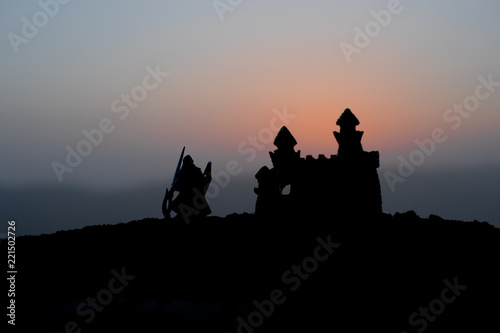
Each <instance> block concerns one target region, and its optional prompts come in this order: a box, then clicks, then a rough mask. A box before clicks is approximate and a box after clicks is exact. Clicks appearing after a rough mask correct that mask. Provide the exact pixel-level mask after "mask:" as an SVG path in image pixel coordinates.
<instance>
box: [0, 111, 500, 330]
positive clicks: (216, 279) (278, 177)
mask: <svg viewBox="0 0 500 333" xmlns="http://www.w3.org/2000/svg"><path fill="white" fill-rule="evenodd" d="M337 124H338V125H340V126H341V130H340V133H338V132H335V134H334V135H335V138H336V139H337V141H338V143H339V151H338V155H332V156H331V157H330V158H328V159H327V158H324V157H319V158H318V159H313V158H312V157H306V158H305V159H304V158H301V157H300V151H298V152H295V150H294V146H295V144H296V141H295V139H294V138H293V136H292V135H291V133H290V131H289V130H288V129H287V128H285V127H284V128H282V129H281V131H280V132H279V134H278V136H277V138H276V141H275V144H276V146H277V150H275V151H274V152H273V153H271V155H270V156H271V160H272V163H273V167H272V168H268V167H264V168H262V169H261V170H260V171H259V173H258V174H257V175H256V178H257V181H258V187H257V188H256V189H255V191H256V193H257V195H258V199H257V204H256V214H232V215H228V216H226V217H224V218H222V217H210V216H201V217H200V218H198V219H197V220H195V221H192V223H190V224H186V223H185V220H184V219H183V217H182V216H181V214H179V215H178V216H176V217H174V218H173V219H171V220H166V219H144V220H140V221H132V222H129V223H126V224H117V225H101V226H92V227H85V228H83V229H79V230H72V231H60V232H57V233H54V234H50V235H41V236H23V237H19V238H18V239H17V244H16V252H17V253H16V259H17V260H16V262H17V268H18V274H17V281H16V323H17V325H16V326H18V327H17V328H21V329H22V330H23V331H28V330H35V329H36V331H37V332H38V331H45V332H148V331H155V332H156V331H160V332H161V331H164V332H200V331H202V332H221V333H222V332H242V333H243V332H245V333H251V332H287V331H302V332H378V331H380V332H398V333H399V332H420V333H421V332H497V331H498V329H499V328H500V324H499V322H498V313H499V310H500V303H499V301H498V300H499V299H500V284H499V281H500V272H499V270H498V262H499V254H500V229H497V228H495V227H493V226H492V225H490V224H488V223H486V222H478V221H474V222H461V221H451V220H444V219H442V218H440V217H438V216H434V215H431V216H429V217H428V218H421V217H419V216H418V215H417V214H416V213H415V212H413V211H409V212H406V213H404V214H400V213H396V214H394V215H390V214H385V213H383V212H382V206H381V198H380V185H379V183H378V176H377V171H376V169H377V167H378V152H364V151H363V148H362V146H361V136H362V132H359V131H356V129H355V127H356V125H358V124H359V121H358V120H357V119H356V117H355V116H354V115H353V114H352V113H351V112H350V110H346V111H345V112H344V113H343V115H342V117H341V118H340V119H339V120H338V122H337ZM318 170H319V171H318ZM200 174H201V171H200ZM286 186H291V189H290V193H289V194H288V195H284V194H283V193H282V191H283V189H284V188H285V187H286ZM3 244H5V242H3V243H2V247H3ZM6 245H7V244H5V247H6ZM80 330H81V331H80Z"/></svg>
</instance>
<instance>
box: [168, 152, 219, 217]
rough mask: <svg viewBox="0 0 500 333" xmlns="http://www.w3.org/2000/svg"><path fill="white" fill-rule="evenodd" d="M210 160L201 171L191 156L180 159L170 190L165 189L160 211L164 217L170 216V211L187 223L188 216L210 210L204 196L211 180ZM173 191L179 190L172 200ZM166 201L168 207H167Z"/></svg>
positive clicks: (203, 214)
mask: <svg viewBox="0 0 500 333" xmlns="http://www.w3.org/2000/svg"><path fill="white" fill-rule="evenodd" d="M211 169H212V162H208V164H207V167H206V168H205V172H204V173H201V169H200V168H198V167H197V166H196V165H195V164H194V161H193V159H192V157H191V156H189V155H187V156H186V157H184V159H183V160H182V168H181V169H180V171H179V172H178V174H176V175H175V178H174V182H173V183H172V188H171V189H170V191H169V190H168V189H167V191H166V193H165V198H164V200H163V205H162V212H163V215H164V216H165V218H167V219H168V218H170V211H173V212H175V213H176V214H177V215H179V216H182V217H183V218H184V219H185V220H186V222H187V223H189V220H190V217H191V216H192V215H195V216H196V217H202V216H207V215H209V214H210V213H211V212H212V211H211V209H210V207H209V205H208V202H207V200H206V198H205V193H206V192H207V189H208V185H209V184H210V182H211V181H212V174H211ZM174 192H179V194H178V195H177V197H176V198H175V199H173V200H172V198H173V196H174ZM167 202H168V203H169V207H168V208H167Z"/></svg>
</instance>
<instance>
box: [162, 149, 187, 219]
mask: <svg viewBox="0 0 500 333" xmlns="http://www.w3.org/2000/svg"><path fill="white" fill-rule="evenodd" d="M185 150H186V147H185V146H184V147H183V148H182V152H181V156H180V157H179V162H177V168H176V169H175V173H174V178H173V180H172V185H171V186H170V191H172V188H173V187H174V184H175V182H176V181H177V177H178V176H179V171H180V169H181V164H182V159H183V158H184V151H185ZM170 191H169V190H168V188H167V190H166V193H165V198H163V204H162V206H161V211H162V213H163V216H164V217H165V218H166V219H169V218H170V212H171V211H172V196H169V193H170ZM167 203H168V207H167Z"/></svg>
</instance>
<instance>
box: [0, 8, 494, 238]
mask: <svg viewBox="0 0 500 333" xmlns="http://www.w3.org/2000/svg"><path fill="white" fill-rule="evenodd" d="M61 2H64V1H62V0H61ZM231 3H232V5H231ZM499 15H500V2H498V1H495V0H477V1H460V0H459V1H457V0H454V1H451V0H446V1H445V0H442V1H430V0H418V1H417V0H415V1H409V0H402V1H401V2H399V3H398V2H397V1H387V0H386V1H349V0H343V1H337V0H335V1H334V0H329V1H327V0H308V1H305V0H302V1H298V0H272V1H269V0H267V1H264V0H254V1H245V0H243V1H237V0H232V1H228V0H221V1H212V0H189V1H186V0H184V1H181V0H178V1H172V0H163V1H152V0H151V1H117V0H116V1H97V0H88V1H69V2H68V3H67V4H62V3H59V2H56V1H55V0H41V1H40V2H37V1H33V0H30V1H21V2H19V1H12V0H11V1H6V0H4V1H1V2H0V35H1V36H2V38H1V39H0V59H1V61H0V75H1V78H2V79H1V81H0V85H1V88H0V115H1V121H0V136H1V140H0V152H1V154H2V159H1V164H2V166H1V170H2V172H1V173H0V200H1V203H0V207H1V211H0V213H1V214H0V215H1V216H0V217H1V219H2V220H4V221H7V220H8V219H16V220H17V225H18V228H19V234H40V233H49V232H55V231H57V230H60V229H73V228H78V227H83V226H85V225H94V224H102V223H110V224H111V223H117V222H128V221H130V220H133V219H141V218H145V217H161V216H162V215H161V206H160V205H161V201H162V199H163V194H164V190H165V187H167V186H169V185H170V183H171V181H172V176H173V173H174V170H175V166H176V164H177V159H178V157H179V154H180V151H181V149H182V147H183V146H186V154H190V155H191V156H192V157H193V158H194V161H195V163H196V164H197V165H198V166H199V167H201V168H202V169H203V168H204V167H205V165H206V163H207V162H208V161H212V163H213V173H214V174H217V173H218V172H219V173H220V172H221V171H222V170H225V169H226V167H227V165H228V163H229V162H230V161H236V162H237V163H238V165H239V166H240V168H241V172H240V173H239V174H238V175H235V176H232V177H231V179H230V180H229V184H228V185H227V186H226V184H222V183H219V185H218V188H216V189H214V191H215V190H218V191H219V192H217V193H216V195H213V198H211V199H210V205H211V207H212V211H213V215H219V216H225V215H226V214H228V213H232V212H252V211H253V209H254V204H255V199H256V196H255V194H254V193H253V187H255V186H256V185H257V184H256V181H255V178H254V175H255V173H256V172H257V171H258V170H259V168H260V167H261V166H263V165H268V166H271V161H270V159H269V155H268V151H270V150H274V149H275V147H274V146H273V144H272V139H274V137H270V136H269V135H268V134H269V133H270V131H272V132H275V130H276V128H277V127H281V126H282V125H286V126H287V127H288V129H289V130H290V131H291V133H292V134H293V135H294V136H295V138H296V140H297V142H298V145H297V146H296V149H300V150H301V152H302V156H304V157H305V155H309V154H311V155H313V156H314V157H317V155H318V154H325V155H327V156H329V155H331V154H336V153H337V148H338V146H337V143H336V141H335V139H334V137H333V134H332V132H333V131H334V130H338V126H336V125H335V122H336V120H337V119H338V117H339V116H340V114H341V113H342V112H343V111H344V109H346V108H350V109H351V110H352V111H353V113H354V114H355V115H356V116H357V117H358V119H359V120H360V122H361V124H360V125H359V126H358V130H360V131H364V132H365V133H364V136H363V141H362V143H363V147H364V149H365V150H367V151H370V150H378V151H379V152H380V155H381V166H380V168H379V178H380V182H381V185H382V195H383V209H384V211H386V212H389V213H394V212H404V211H407V210H415V211H416V212H417V213H418V214H419V215H421V216H423V217H427V216H428V215H429V214H431V213H432V214H436V215H440V216H442V217H444V218H450V219H462V220H474V219H477V220H480V221H488V222H490V223H492V224H494V225H496V226H498V227H500V210H499V209H498V203H499V198H500V186H499V185H500V173H499V170H500V110H499V108H500V61H499V59H500V39H499V33H500V20H498V17H499ZM346 45H348V46H346ZM346 50H348V51H346ZM127 96H128V97H127ZM134 96H135V97H134ZM127 98H128V101H127ZM460 104H462V105H463V104H465V106H464V107H463V108H462V110H461V111H460V110H458V107H459V106H460ZM468 110H470V111H468ZM278 115H279V116H278ZM100 127H101V129H102V128H104V129H105V130H106V131H107V132H108V133H103V134H102V138H101V137H100V136H99V135H98V134H95V133H97V132H96V131H93V130H95V129H99V128H100ZM84 131H86V132H85V133H87V134H88V133H94V134H95V136H94V140H96V141H95V142H97V143H98V144H92V145H91V146H90V149H91V151H90V150H89V146H86V144H85V143H81V142H82V140H87V142H89V141H88V138H87V136H86V135H85V134H84ZM435 131H437V132H438V133H440V135H439V138H440V140H441V142H437V143H436V142H435V143H434V145H435V148H432V149H431V146H432V144H430V143H429V142H430V141H429V140H432V138H433V132H435ZM88 135H91V134H88ZM249 137H255V138H256V140H257V144H256V145H255V147H257V148H259V149H257V148H252V143H251V142H252V139H249ZM416 141H418V142H421V143H422V142H425V143H427V144H428V145H427V146H424V147H427V149H431V150H428V151H427V152H428V154H425V151H424V152H420V153H419V152H415V151H416V150H419V151H422V148H419V145H418V144H417V143H416ZM429 145H430V146H429ZM68 147H69V148H70V149H73V150H75V151H76V150H77V149H80V150H83V151H84V152H86V153H88V154H87V156H83V157H82V158H81V160H80V161H76V162H75V160H73V162H75V163H74V165H75V166H74V167H70V166H68V163H67V161H66V158H67V154H68V150H67V149H68ZM78 147H79V148H78ZM85 149H87V150H85ZM424 150H425V148H424ZM251 151H255V152H256V153H257V155H256V157H255V158H253V152H251ZM422 157H423V158H422ZM402 160H405V161H409V160H413V161H414V162H417V163H416V164H418V165H416V166H414V170H413V171H411V172H410V173H411V174H406V175H402V174H401V171H400V170H402V169H404V168H402V167H401V166H400V165H401V163H402V162H401V161H402ZM55 162H57V163H55ZM54 165H58V166H59V168H60V166H61V165H65V166H66V167H68V168H70V169H71V172H63V173H61V172H60V173H59V176H58V175H57V172H56V171H55V169H54V168H55V167H54ZM398 169H399V170H398ZM59 170H61V169H59ZM66 170H67V169H66ZM406 171H408V170H406ZM403 173H404V172H403ZM388 175H396V176H398V177H400V178H398V179H400V180H401V179H404V182H401V181H397V182H393V183H391V181H388V177H389V176H388ZM389 178H390V177H389ZM391 179H392V180H394V178H391ZM216 184H217V183H216ZM391 184H392V185H391ZM5 230H6V229H5ZM2 232H3V231H0V233H2Z"/></svg>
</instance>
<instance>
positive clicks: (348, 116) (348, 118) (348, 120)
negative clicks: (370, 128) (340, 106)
mask: <svg viewBox="0 0 500 333" xmlns="http://www.w3.org/2000/svg"><path fill="white" fill-rule="evenodd" d="M337 125H339V126H340V127H341V128H342V127H344V126H345V127H347V128H349V127H356V126H357V125H359V120H358V118H356V116H355V115H354V114H353V113H352V112H351V110H350V109H345V111H344V113H342V115H340V118H339V119H338V120H337Z"/></svg>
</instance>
